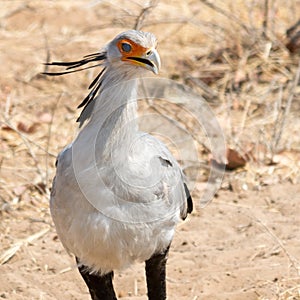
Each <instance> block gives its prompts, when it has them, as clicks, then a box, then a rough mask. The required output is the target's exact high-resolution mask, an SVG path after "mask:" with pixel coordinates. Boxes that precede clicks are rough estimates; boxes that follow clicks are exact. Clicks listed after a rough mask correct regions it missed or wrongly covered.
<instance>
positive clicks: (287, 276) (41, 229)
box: [0, 1, 300, 300]
mask: <svg viewBox="0 0 300 300" xmlns="http://www.w3.org/2000/svg"><path fill="white" fill-rule="evenodd" d="M175 2H176V1H175ZM292 2H293V1H291V3H290V6H291V10H292ZM71 3H72V4H71ZM112 3H113V4H112ZM124 3H125V2H122V1H118V2H117V1H112V2H111V3H108V2H104V3H102V4H101V5H100V4H99V5H100V6H95V7H94V6H92V5H90V4H87V2H84V1H74V2H71V1H2V3H1V7H0V61H1V62H2V63H1V74H2V75H1V78H0V87H1V94H0V97H1V98H0V104H1V111H2V114H1V122H2V124H1V126H2V127H1V145H0V150H1V152H0V168H1V169H0V170H1V173H0V193H1V195H0V205H1V210H0V241H1V244H0V261H1V263H2V265H0V298H1V299H2V298H3V299H13V300H15V299H16V300H17V299H20V300H21V299H22V300H23V299H28V300H29V299H45V300H47V299H66V300H69V299H74V300H75V299H76V300H79V299H81V300H83V299H86V300H87V299H90V298H89V294H88V292H87V289H86V286H85V285H84V283H83V281H82V279H81V277H80V275H79V273H78V271H77V269H76V267H75V263H74V258H73V257H72V256H70V255H68V254H67V253H66V251H65V250H64V249H63V247H62V245H61V243H60V241H59V240H58V238H57V235H56V232H55V228H54V225H53V223H52V220H51V217H50V214H49V207H48V201H49V187H50V183H51V179H52V177H53V175H54V172H55V168H54V163H55V156H56V155H57V153H58V152H59V151H60V150H61V149H62V148H63V147H64V146H65V145H66V143H67V142H69V141H71V140H72V138H73V136H74V135H75V132H76V129H75V125H74V124H75V123H74V122H75V119H76V117H77V116H78V111H76V110H75V108H76V106H77V105H78V103H79V102H80V100H81V99H82V96H83V93H85V89H86V86H87V83H88V82H89V81H90V80H91V79H92V78H93V73H86V74H82V75H80V76H81V77H79V76H77V77H76V76H75V77H65V78H51V79H49V78H47V79H46V78H44V77H43V76H40V75H39V73H40V72H42V71H43V70H44V66H43V65H42V64H41V63H42V62H44V61H47V59H48V58H49V56H50V59H51V60H72V59H78V58H80V57H82V56H83V55H84V54H88V53H93V52H95V51H97V49H99V48H100V47H101V45H103V43H105V42H106V41H107V40H109V39H110V38H111V37H113V36H114V35H115V34H116V33H118V32H120V31H121V30H123V29H124V28H130V27H132V26H133V25H134V22H135V19H136V16H137V14H138V13H136V12H137V11H139V10H138V9H140V7H139V5H137V4H135V3H134V2H130V6H129V7H127V6H125V4H124ZM127 3H128V2H127ZM176 3H177V5H175V6H174V7H173V11H172V12H171V11H170V10H168V9H166V8H168V6H167V4H165V2H164V1H162V5H161V6H160V10H158V15H157V16H156V17H157V19H159V18H162V17H165V18H169V20H170V18H171V17H173V18H174V16H175V17H176V22H180V21H182V20H181V19H180V18H179V16H181V17H182V15H186V16H189V13H194V14H195V13H196V12H197V11H198V4H197V3H196V2H195V1H191V2H190V4H189V7H188V8H187V6H186V5H183V4H182V5H181V4H179V3H180V2H176ZM293 3H297V1H295V2H293ZM125 7H126V9H125ZM201 9H203V7H201ZM128 11H129V13H128ZM130 12H135V14H130ZM206 17H207V21H209V18H210V15H209V16H206ZM288 17H289V16H286V19H288ZM211 18H213V15H211ZM286 19H284V20H283V21H282V24H283V23H284V21H285V20H286ZM150 20H152V19H150ZM150 23H151V22H150ZM203 24H204V23H203ZM280 24H281V23H280ZM101 26H102V27H101ZM177 27H178V24H175V25H174V24H172V25H171V24H170V25H169V26H168V25H167V26H166V31H165V32H162V31H161V30H160V29H159V28H157V27H153V28H152V27H151V24H150V25H149V28H147V29H149V30H151V29H153V31H155V32H156V33H157V35H158V36H159V38H160V45H161V46H160V52H161V56H162V60H163V62H165V63H164V65H163V69H162V76H167V75H170V74H173V75H174V74H175V73H176V72H175V71H176V68H177V67H176V65H179V67H182V68H183V69H184V68H186V67H187V66H186V65H185V64H183V63H182V61H181V60H180V59H177V60H175V64H174V58H173V57H172V56H170V55H169V52H168V49H170V47H171V46H172V45H174V43H175V42H174V39H173V40H172V39H170V38H169V36H170V35H172V34H175V33H176V30H177V29H178V28H177ZM180 28H181V27H180ZM181 33H182V35H180V36H179V37H178V38H177V39H175V40H176V43H178V45H180V46H178V45H177V46H178V47H179V48H176V49H177V50H179V49H182V51H181V50H180V51H181V54H182V55H183V56H184V55H185V53H189V51H194V50H195V49H196V46H195V45H197V44H195V43H197V42H198V41H197V40H195V41H193V37H192V35H191V32H189V29H185V28H181ZM183 33H184V34H183ZM198 37H199V39H200V40H199V45H198V46H199V48H197V49H198V50H199V52H200V54H201V53H202V52H203V51H204V50H205V47H206V45H205V43H204V41H205V34H204V33H203V34H202V35H201V34H200V35H199V36H198ZM187 41H188V42H189V44H188V45H189V46H187V47H184V46H182V45H184V44H185V43H186V42H187ZM191 42H193V43H194V44H193V45H194V46H191V44H190V43H191ZM172 53H173V52H172ZM176 53H178V52H176ZM200 54H199V55H200ZM219 70H220V69H219ZM177 71H178V70H177ZM174 72H175V73H174ZM176 74H177V73H176ZM176 74H175V75H176ZM175 75H174V76H175ZM177 75H178V74H177ZM177 75H176V76H177ZM174 76H173V77H174ZM76 78H77V79H79V78H80V80H75V79H76ZM298 99H299V98H298ZM294 109H297V107H294ZM298 109H299V108H298ZM293 115H294V117H295V118H294V119H291V121H290V123H289V122H287V125H289V124H294V125H293V126H294V127H290V129H289V134H290V136H293V134H294V133H295V135H294V136H295V138H294V139H289V140H288V141H289V142H290V143H289V146H291V145H292V146H293V145H298V146H297V147H298V148H297V149H298V150H297V151H298V152H297V151H294V152H289V153H288V154H289V155H290V156H289V155H288V156H285V155H284V154H282V155H281V156H278V157H277V159H278V160H279V162H278V164H277V165H276V166H274V165H260V169H259V171H257V169H256V170H255V172H254V167H253V166H251V165H250V166H249V165H247V166H246V167H245V168H244V169H243V170H242V171H241V172H239V171H238V172H231V173H227V174H226V175H225V179H224V184H223V186H222V189H221V190H219V192H218V193H217V195H216V197H215V198H214V200H213V201H212V202H211V203H210V204H209V205H207V206H206V207H205V208H200V207H199V199H200V192H201V189H202V188H203V182H199V183H197V184H196V185H195V189H194V191H193V197H194V201H195V204H196V210H195V211H194V212H193V214H192V215H191V216H189V217H188V219H187V220H186V221H185V222H183V223H182V224H180V225H179V226H178V228H177V232H176V236H175V239H174V241H173V244H172V247H171V250H170V255H169V260H168V269H167V288H168V299H176V300H177V299H179V300H180V299H190V300H196V299H205V300H210V299H211V300H213V299H214V300H215V299H220V300H221V299H224V300H225V299H228V300H229V299H230V300H244V299H245V300H252V299H253V300H275V299H278V300H283V299H284V300H286V299H289V300H292V299H293V300H296V299H300V273H299V272H300V254H299V253H300V242H299V241H300V231H299V225H300V219H299V208H300V207H299V200H300V185H299V182H300V178H299V169H300V165H299V158H300V155H299V149H300V148H299V135H297V132H298V134H299V126H298V125H299V119H298V118H297V115H298V116H299V110H295V111H294V112H293ZM297 122H298V123H297ZM293 143H294V144H293ZM291 153H292V154H291ZM206 158H207V154H206ZM245 174H247V175H245ZM249 174H250V175H249ZM202 175H203V174H202ZM203 176H204V175H203ZM254 177H255V180H254V179H253V178H254ZM262 177H263V180H260V179H261V178H262ZM257 178H259V179H257ZM115 286H116V291H117V294H118V296H119V297H120V298H121V299H124V300H125V299H127V300H135V299H136V300H137V299H147V297H146V287H145V277H144V266H143V264H137V265H135V266H132V268H131V269H128V270H124V271H121V272H116V273H115Z"/></svg>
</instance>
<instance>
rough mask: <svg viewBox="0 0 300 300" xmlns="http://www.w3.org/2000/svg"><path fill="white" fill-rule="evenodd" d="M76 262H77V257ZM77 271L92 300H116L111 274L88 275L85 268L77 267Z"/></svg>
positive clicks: (112, 274)
mask: <svg viewBox="0 0 300 300" xmlns="http://www.w3.org/2000/svg"><path fill="white" fill-rule="evenodd" d="M76 261H77V263H78V262H79V260H78V258H77V257H76ZM78 270H79V272H80V274H81V276H82V278H83V279H84V281H85V283H86V285H87V286H88V288H89V292H90V294H91V297H92V300H117V298H116V294H115V291H114V287H113V283H112V279H113V277H114V273H113V272H110V273H107V274H105V275H99V274H90V273H89V272H88V271H87V268H86V267H85V266H79V267H78Z"/></svg>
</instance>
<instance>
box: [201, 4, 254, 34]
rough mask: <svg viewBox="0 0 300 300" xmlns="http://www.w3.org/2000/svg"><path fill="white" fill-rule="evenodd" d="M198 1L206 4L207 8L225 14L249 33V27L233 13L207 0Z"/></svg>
mask: <svg viewBox="0 0 300 300" xmlns="http://www.w3.org/2000/svg"><path fill="white" fill-rule="evenodd" d="M200 2H201V3H203V4H204V5H206V6H208V7H209V8H211V9H213V10H215V11H216V12H218V13H220V14H221V15H223V16H225V17H226V18H228V19H229V20H233V21H234V22H235V23H236V24H238V25H239V26H240V27H242V28H243V29H244V30H245V31H246V32H247V33H250V31H249V28H248V27H247V26H246V25H245V24H244V23H242V22H241V21H240V20H239V19H238V18H237V17H236V16H235V15H233V14H231V13H229V12H227V11H225V10H224V9H222V8H220V7H218V6H216V5H215V4H213V3H211V2H210V1H208V0H200Z"/></svg>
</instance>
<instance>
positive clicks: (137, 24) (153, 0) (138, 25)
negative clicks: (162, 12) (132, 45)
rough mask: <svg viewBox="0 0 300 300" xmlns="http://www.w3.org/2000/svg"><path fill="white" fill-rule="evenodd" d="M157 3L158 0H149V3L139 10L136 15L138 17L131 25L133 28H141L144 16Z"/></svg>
mask: <svg viewBox="0 0 300 300" xmlns="http://www.w3.org/2000/svg"><path fill="white" fill-rule="evenodd" d="M157 3H158V0H151V1H150V3H149V5H148V6H146V7H144V8H143V9H142V10H141V12H140V14H139V15H138V17H137V19H136V22H135V24H134V27H133V28H134V29H135V30H141V29H142V27H143V24H144V21H145V19H146V17H147V16H148V15H149V13H150V12H151V11H152V10H153V9H154V8H155V7H156V5H157Z"/></svg>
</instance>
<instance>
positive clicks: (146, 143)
mask: <svg viewBox="0 0 300 300" xmlns="http://www.w3.org/2000/svg"><path fill="white" fill-rule="evenodd" d="M140 145H141V147H142V149H139V145H137V149H136V152H139V153H140V157H142V158H138V159H137V160H138V161H140V162H141V164H143V162H145V159H146V160H148V161H149V162H150V164H149V165H148V168H150V170H149V169H148V172H149V175H148V176H147V177H146V178H145V179H144V180H145V182H144V183H143V184H144V185H147V184H146V181H147V183H148V185H150V184H149V182H150V183H151V184H153V188H152V193H154V194H155V195H156V197H158V198H161V199H162V198H164V197H165V198H167V200H168V201H171V202H172V204H173V205H174V206H173V207H176V206H177V207H178V208H179V209H180V216H181V218H182V219H185V218H186V216H187V214H188V213H191V212H192V210H193V202H192V197H191V195H190V192H189V190H188V187H187V184H186V179H185V176H184V174H183V172H182V170H181V168H180V166H179V164H178V163H177V161H176V160H175V158H174V157H173V155H172V154H171V152H170V151H169V150H168V148H167V147H166V146H165V145H164V144H163V143H162V142H160V141H159V140H158V139H156V138H155V137H153V136H151V135H149V134H145V133H141V135H140ZM145 166H147V163H144V165H141V166H140V167H141V168H145Z"/></svg>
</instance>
